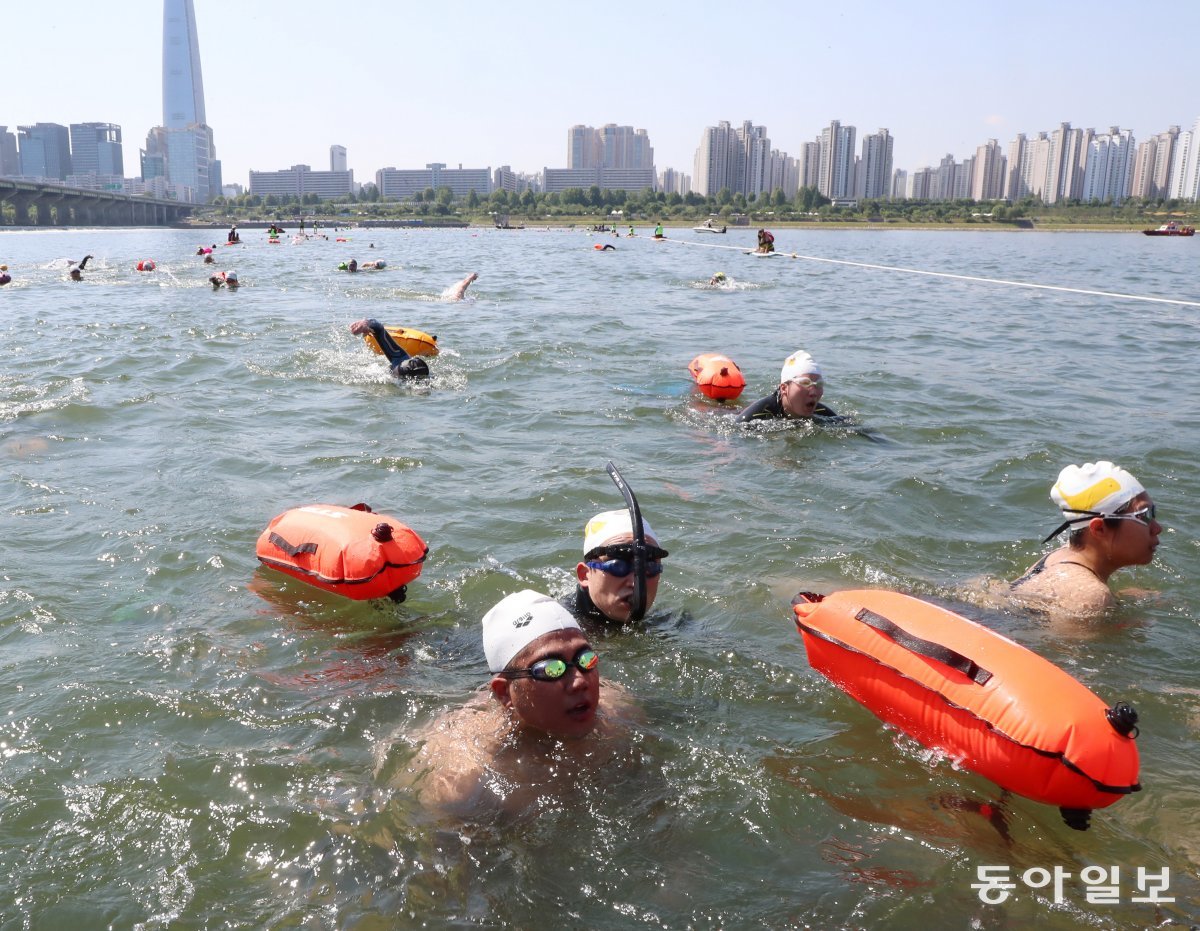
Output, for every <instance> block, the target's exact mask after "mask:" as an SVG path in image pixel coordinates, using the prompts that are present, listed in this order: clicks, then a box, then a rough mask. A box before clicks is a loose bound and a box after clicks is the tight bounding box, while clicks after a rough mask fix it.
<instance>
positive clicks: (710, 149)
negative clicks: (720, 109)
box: [692, 120, 740, 197]
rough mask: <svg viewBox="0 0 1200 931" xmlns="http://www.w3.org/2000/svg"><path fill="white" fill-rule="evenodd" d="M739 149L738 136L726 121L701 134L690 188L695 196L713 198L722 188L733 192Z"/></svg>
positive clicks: (710, 127) (708, 128) (707, 128)
mask: <svg viewBox="0 0 1200 931" xmlns="http://www.w3.org/2000/svg"><path fill="white" fill-rule="evenodd" d="M739 150H740V146H739V143H738V137H737V133H736V132H735V131H734V129H733V127H732V126H730V125H729V122H728V121H727V120H721V121H720V122H719V123H717V125H716V126H708V127H706V128H705V129H704V132H702V133H701V134H700V147H699V148H698V149H696V160H695V169H694V171H693V173H692V179H693V182H692V183H693V188H694V190H695V191H696V193H697V194H702V195H704V196H705V197H712V196H713V195H714V194H717V193H719V192H720V191H721V190H722V188H729V190H730V191H733V190H735V186H736V184H737V162H738V153H739Z"/></svg>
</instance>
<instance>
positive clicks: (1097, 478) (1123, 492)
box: [1050, 460, 1146, 527]
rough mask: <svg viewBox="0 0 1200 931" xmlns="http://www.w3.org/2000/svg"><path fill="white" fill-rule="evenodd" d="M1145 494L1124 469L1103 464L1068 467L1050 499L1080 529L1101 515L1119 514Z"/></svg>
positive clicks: (1101, 462) (1136, 481)
mask: <svg viewBox="0 0 1200 931" xmlns="http://www.w3.org/2000/svg"><path fill="white" fill-rule="evenodd" d="M1145 490H1146V489H1145V488H1143V487H1142V484H1141V482H1139V481H1138V480H1137V479H1136V478H1134V477H1133V476H1132V475H1130V474H1129V473H1128V472H1126V471H1125V470H1124V469H1122V468H1121V467H1120V466H1115V465H1113V464H1112V463H1111V462H1106V461H1103V460H1102V461H1100V462H1085V463H1084V464H1083V465H1081V466H1077V465H1069V466H1067V467H1066V468H1065V469H1063V470H1062V471H1061V472H1060V473H1058V481H1057V482H1055V483H1054V487H1053V488H1051V489H1050V497H1051V499H1053V501H1054V503H1055V504H1057V505H1058V507H1059V509H1060V510H1061V511H1062V512H1063V515H1064V516H1065V517H1067V518H1068V519H1069V523H1070V524H1071V526H1072V527H1077V526H1082V525H1085V524H1086V523H1087V522H1088V521H1089V520H1091V519H1092V518H1093V517H1095V516H1097V515H1102V514H1115V513H1116V512H1117V511H1119V510H1120V509H1121V508H1123V507H1124V506H1125V505H1126V504H1128V503H1129V502H1130V501H1132V500H1133V499H1134V498H1136V497H1137V496H1138V495H1140V494H1142V493H1143V492H1144V491H1145Z"/></svg>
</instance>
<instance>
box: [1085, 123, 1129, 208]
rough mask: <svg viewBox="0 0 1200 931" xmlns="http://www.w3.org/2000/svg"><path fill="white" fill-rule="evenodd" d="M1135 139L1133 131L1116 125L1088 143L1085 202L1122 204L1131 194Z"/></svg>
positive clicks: (1098, 134)
mask: <svg viewBox="0 0 1200 931" xmlns="http://www.w3.org/2000/svg"><path fill="white" fill-rule="evenodd" d="M1135 157H1136V143H1135V141H1134V138H1133V133H1132V132H1130V131H1129V130H1128V129H1126V130H1121V129H1120V127H1117V126H1114V127H1112V128H1111V129H1110V130H1109V131H1108V132H1107V133H1097V134H1096V135H1095V137H1093V139H1092V141H1091V145H1090V146H1089V147H1088V155H1087V165H1086V167H1085V168H1084V180H1083V193H1082V197H1081V198H1080V199H1081V200H1083V202H1084V203H1100V204H1105V203H1112V204H1119V203H1121V202H1122V201H1123V200H1125V199H1126V198H1127V197H1128V196H1129V191H1130V188H1131V186H1132V183H1133V164H1134V159H1135Z"/></svg>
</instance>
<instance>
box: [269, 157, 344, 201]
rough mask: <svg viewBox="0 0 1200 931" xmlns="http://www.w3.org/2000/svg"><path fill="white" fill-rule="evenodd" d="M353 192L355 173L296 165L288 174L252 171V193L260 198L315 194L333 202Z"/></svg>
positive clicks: (287, 170) (289, 169)
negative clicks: (318, 169)
mask: <svg viewBox="0 0 1200 931" xmlns="http://www.w3.org/2000/svg"><path fill="white" fill-rule="evenodd" d="M353 191H354V172H353V171H313V170H312V168H310V167H309V166H308V165H293V166H292V167H291V168H288V169H286V170H284V171H252V172H250V193H251V194H255V195H258V196H260V197H265V196H267V195H268V194H275V195H277V196H285V197H286V196H291V197H304V196H305V195H306V194H315V195H317V197H319V198H320V199H321V200H331V199H333V198H335V197H344V196H345V195H347V194H350V193H352V192H353Z"/></svg>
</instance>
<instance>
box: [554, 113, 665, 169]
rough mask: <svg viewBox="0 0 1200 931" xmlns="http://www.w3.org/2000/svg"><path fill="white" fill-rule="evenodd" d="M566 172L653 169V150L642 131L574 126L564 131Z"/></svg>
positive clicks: (610, 125) (613, 126) (629, 128)
mask: <svg viewBox="0 0 1200 931" xmlns="http://www.w3.org/2000/svg"><path fill="white" fill-rule="evenodd" d="M567 168H589V169H590V168H619V169H637V170H641V169H646V168H649V169H653V168H654V149H653V147H652V146H651V145H650V137H649V135H647V133H646V130H644V129H634V128H633V127H632V126H618V125H617V124H616V123H607V124H605V125H604V126H602V127H600V128H599V129H594V128H592V127H591V126H584V125H582V124H578V125H575V126H572V127H571V128H570V129H568V130H567Z"/></svg>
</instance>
